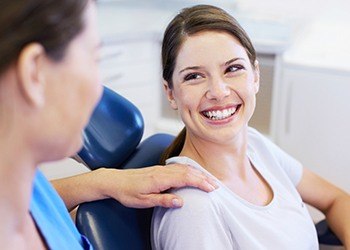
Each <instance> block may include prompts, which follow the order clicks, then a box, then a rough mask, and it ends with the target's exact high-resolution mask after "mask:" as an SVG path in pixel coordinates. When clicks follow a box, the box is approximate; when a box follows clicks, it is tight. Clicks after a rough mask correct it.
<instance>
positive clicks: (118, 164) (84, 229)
mask: <svg viewBox="0 0 350 250" xmlns="http://www.w3.org/2000/svg"><path fill="white" fill-rule="evenodd" d="M142 134H143V119H142V116H141V114H140V112H139V110H138V109H137V108H136V107H135V106H134V105H133V104H131V103H130V102H129V101H127V100H126V99H125V98H123V97H121V96H120V95H118V94H116V93H114V92H113V91H111V90H109V89H107V88H105V89H104V93H103V96H102V99H101V101H100V103H99V104H98V106H97V107H96V109H95V111H94V113H93V115H92V117H91V120H90V122H89V125H88V126H87V128H86V129H85V131H84V147H83V149H82V150H81V151H80V152H79V157H80V158H81V159H82V160H83V161H84V162H85V164H86V165H87V166H89V167H90V168H91V169H96V168H98V167H101V166H104V167H113V168H118V169H128V168H135V167H146V166H152V165H157V164H158V162H159V158H160V155H161V154H162V152H163V151H164V149H165V148H167V147H168V145H170V143H171V142H172V141H173V139H174V137H173V136H171V135H167V134H156V135H153V136H151V137H149V138H147V139H146V140H144V141H143V142H142V143H140V140H141V137H142ZM139 143H140V144H139ZM152 211H153V210H152V209H133V208H127V207H125V206H123V205H122V204H120V203H119V202H117V201H115V200H112V199H106V200H100V201H94V202H88V203H84V204H81V205H80V206H79V209H78V211H77V217H76V225H77V227H78V229H79V231H80V232H81V233H82V234H84V235H85V236H86V237H87V238H88V239H89V240H90V242H91V244H92V245H93V246H94V249H103V250H108V249H115V250H127V249H128V250H129V249H132V250H139V249H140V250H148V249H151V244H150V222H151V217H152ZM317 230H318V234H319V235H318V236H319V241H320V243H322V244H335V245H336V244H337V243H340V242H339V240H338V239H337V238H336V237H335V236H334V235H333V234H332V232H331V231H330V230H329V229H328V227H327V224H326V222H325V221H323V222H321V223H319V224H318V225H317Z"/></svg>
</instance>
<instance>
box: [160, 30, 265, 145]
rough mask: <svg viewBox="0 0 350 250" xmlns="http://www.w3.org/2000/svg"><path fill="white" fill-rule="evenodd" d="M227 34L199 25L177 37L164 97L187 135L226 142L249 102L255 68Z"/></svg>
mask: <svg viewBox="0 0 350 250" xmlns="http://www.w3.org/2000/svg"><path fill="white" fill-rule="evenodd" d="M255 68H256V69H253V67H252V65H251V63H250V61H249V58H248V55H247V53H246V51H245V49H244V48H243V47H242V45H241V44H240V43H239V41H238V40H237V39H236V38H235V37H233V36H232V35H230V34H228V33H224V32H217V31H204V32H200V33H197V34H195V35H192V36H189V37H187V38H186V40H185V41H184V42H183V44H182V46H181V48H180V50H179V54H178V56H177V59H176V65H175V69H174V73H173V78H172V79H173V88H172V89H169V88H167V85H165V87H166V91H167V95H168V99H169V100H170V103H171V106H172V108H174V109H178V110H179V113H180V115H181V118H182V120H183V122H184V123H185V125H186V128H187V132H188V133H189V135H194V136H196V137H198V138H201V139H205V140H210V141H215V142H218V141H221V142H229V141H230V139H233V138H234V137H235V136H236V135H237V134H238V133H239V132H240V131H241V130H242V128H245V127H247V126H248V121H249V119H250V117H251V116H252V114H253V112H254V108H255V95H256V93H257V92H258V89H259V72H258V67H257V65H256V67H255Z"/></svg>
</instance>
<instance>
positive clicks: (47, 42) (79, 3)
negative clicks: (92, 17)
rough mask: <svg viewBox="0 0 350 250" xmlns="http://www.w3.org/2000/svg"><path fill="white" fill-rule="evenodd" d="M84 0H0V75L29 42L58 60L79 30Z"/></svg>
mask: <svg viewBox="0 0 350 250" xmlns="http://www.w3.org/2000/svg"><path fill="white" fill-rule="evenodd" d="M88 1H89V0H1V2H0V58H1V60H0V74H1V73H2V72H3V71H4V70H6V68H7V67H9V65H10V64H12V63H14V62H16V60H17V58H18V56H19V54H20V53H21V51H22V49H23V48H24V47H25V46H26V45H27V44H29V43H31V42H37V43H40V44H41V45H42V46H43V47H44V48H45V51H46V53H47V54H48V56H50V58H52V59H53V60H56V61H58V60H60V59H62V58H63V56H64V52H65V49H66V47H67V46H68V44H69V43H70V41H71V40H72V39H73V38H74V37H75V36H77V35H78V34H79V33H80V32H81V30H82V29H83V17H82V15H83V11H84V8H85V6H86V5H87V3H88Z"/></svg>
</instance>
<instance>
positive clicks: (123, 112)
mask: <svg viewBox="0 0 350 250" xmlns="http://www.w3.org/2000/svg"><path fill="white" fill-rule="evenodd" d="M142 133H143V119H142V116H141V113H140V112H139V110H138V109H137V108H136V107H135V106H134V105H132V104H131V103H130V102H129V101H127V100H126V99H125V98H123V97H122V96H120V95H118V94H116V93H114V92H113V91H111V90H109V89H107V88H105V89H104V93H103V96H102V99H101V100H100V102H99V104H98V106H97V107H96V109H95V111H94V113H93V115H92V117H91V120H90V122H89V125H88V126H87V128H86V129H85V131H84V147H83V149H82V150H81V151H80V152H79V154H78V155H79V157H80V159H81V160H82V161H84V163H85V164H86V165H87V166H88V167H90V168H91V169H96V168H98V167H101V166H104V167H114V168H118V169H127V168H135V167H147V166H153V165H157V164H158V162H159V159H160V156H161V154H162V152H163V151H164V149H165V148H166V147H168V146H169V145H170V143H171V142H172V141H173V139H174V137H173V136H171V135H168V134H156V135H153V136H151V137H149V138H147V139H145V140H144V141H143V142H142V143H140V144H139V142H140V140H141V137H142ZM152 211H153V209H133V208H127V207H125V206H123V205H122V204H120V203H119V202H117V201H115V200H113V199H106V200H100V201H94V202H87V203H84V204H81V205H80V206H79V208H78V211H77V216H76V225H77V227H78V229H79V231H80V232H81V233H82V234H83V235H85V236H86V237H87V238H88V239H89V240H90V242H91V244H92V245H93V246H94V248H95V249H105V250H107V249H117V250H124V249H125V250H126V249H135V250H138V249H140V250H141V249H151V244H150V223H151V218H152Z"/></svg>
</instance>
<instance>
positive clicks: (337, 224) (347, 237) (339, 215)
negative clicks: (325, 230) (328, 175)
mask: <svg viewBox="0 0 350 250" xmlns="http://www.w3.org/2000/svg"><path fill="white" fill-rule="evenodd" d="M297 189H298V191H299V193H300V195H301V197H302V199H303V201H304V202H306V203H307V204H310V205H311V206H313V207H315V208H317V209H319V210H320V211H321V212H323V213H324V214H325V215H326V219H327V222H328V224H329V226H330V227H331V228H332V230H333V231H334V233H335V234H336V235H337V236H338V237H339V239H340V240H341V241H342V242H343V244H344V246H345V248H346V249H350V195H349V194H347V193H346V192H344V191H343V190H341V189H339V188H337V187H336V186H334V185H333V184H331V183H329V182H327V181H326V180H324V179H322V178H321V177H319V176H318V175H316V174H314V173H313V172H311V171H309V170H307V169H305V168H304V170H303V176H302V179H301V181H300V183H299V185H298V187H297Z"/></svg>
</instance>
